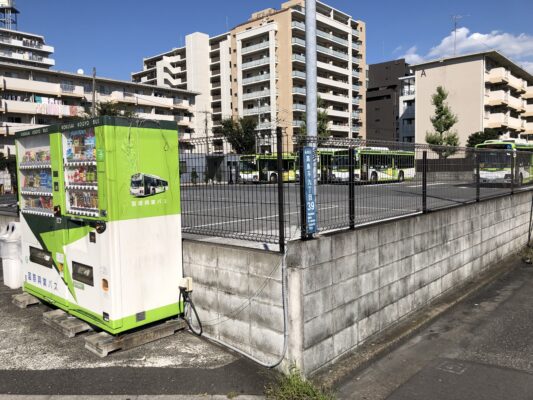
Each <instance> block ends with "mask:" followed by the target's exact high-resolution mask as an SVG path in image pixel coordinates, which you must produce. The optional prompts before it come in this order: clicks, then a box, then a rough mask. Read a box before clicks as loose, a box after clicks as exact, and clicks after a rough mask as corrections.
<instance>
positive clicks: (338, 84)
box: [317, 76, 350, 90]
mask: <svg viewBox="0 0 533 400" xmlns="http://www.w3.org/2000/svg"><path fill="white" fill-rule="evenodd" d="M317 82H318V83H319V84H320V85H324V86H329V87H333V88H336V89H343V90H348V89H350V84H349V83H348V82H345V81H341V80H335V79H331V78H325V77H322V76H318V77H317Z"/></svg>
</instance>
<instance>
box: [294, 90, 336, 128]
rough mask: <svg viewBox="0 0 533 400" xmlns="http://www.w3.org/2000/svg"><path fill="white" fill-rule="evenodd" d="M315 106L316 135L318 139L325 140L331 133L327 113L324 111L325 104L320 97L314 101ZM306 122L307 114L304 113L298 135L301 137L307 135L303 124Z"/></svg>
mask: <svg viewBox="0 0 533 400" xmlns="http://www.w3.org/2000/svg"><path fill="white" fill-rule="evenodd" d="M316 105H317V108H318V110H317V133H318V137H321V138H327V137H330V136H331V131H330V130H329V118H328V111H327V110H326V104H325V102H324V100H322V98H321V97H320V96H318V97H317V100H316ZM305 121H307V113H304V123H303V125H302V126H301V128H300V133H301V134H302V135H304V136H305V135H307V126H306V124H305Z"/></svg>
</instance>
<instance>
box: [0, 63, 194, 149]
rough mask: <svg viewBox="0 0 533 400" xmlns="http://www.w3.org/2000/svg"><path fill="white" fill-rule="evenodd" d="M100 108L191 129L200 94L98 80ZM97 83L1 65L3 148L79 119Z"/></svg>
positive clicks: (0, 142) (0, 129)
mask: <svg viewBox="0 0 533 400" xmlns="http://www.w3.org/2000/svg"><path fill="white" fill-rule="evenodd" d="M95 89H96V102H97V103H100V102H116V103H118V104H119V105H122V106H123V107H124V108H127V109H129V110H131V111H133V112H135V113H136V115H137V116H138V117H139V118H141V119H153V120H160V121H177V123H178V126H179V127H180V133H181V132H183V131H185V130H186V129H191V118H192V114H191V110H192V107H194V98H195V96H196V93H192V92H190V91H186V90H182V89H173V88H165V87H154V86H151V85H145V84H136V83H132V82H128V81H118V80H114V79H108V78H102V77H97V78H96V79H95ZM92 91H93V78H92V76H88V75H80V74H73V73H69V72H61V71H54V70H50V69H46V68H37V67H31V66H27V65H18V64H12V63H5V62H0V145H3V146H4V147H3V148H1V150H2V151H3V152H4V153H6V154H10V153H12V151H13V147H12V145H13V143H14V133H15V132H17V131H19V130H25V129H31V128H33V127H38V126H44V125H50V124H56V123H60V122H64V121H68V120H69V119H74V118H79V117H81V116H83V115H86V113H87V112H88V111H89V110H90V108H91V105H92Z"/></svg>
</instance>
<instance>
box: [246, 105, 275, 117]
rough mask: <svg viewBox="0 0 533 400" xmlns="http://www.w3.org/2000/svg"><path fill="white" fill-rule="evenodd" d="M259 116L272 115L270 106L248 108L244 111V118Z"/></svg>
mask: <svg viewBox="0 0 533 400" xmlns="http://www.w3.org/2000/svg"><path fill="white" fill-rule="evenodd" d="M257 114H270V106H264V107H254V108H247V109H245V110H244V111H243V115H244V116H248V115H257Z"/></svg>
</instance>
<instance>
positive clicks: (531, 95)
mask: <svg viewBox="0 0 533 400" xmlns="http://www.w3.org/2000/svg"><path fill="white" fill-rule="evenodd" d="M524 98H525V99H533V86H528V87H526V93H524Z"/></svg>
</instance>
